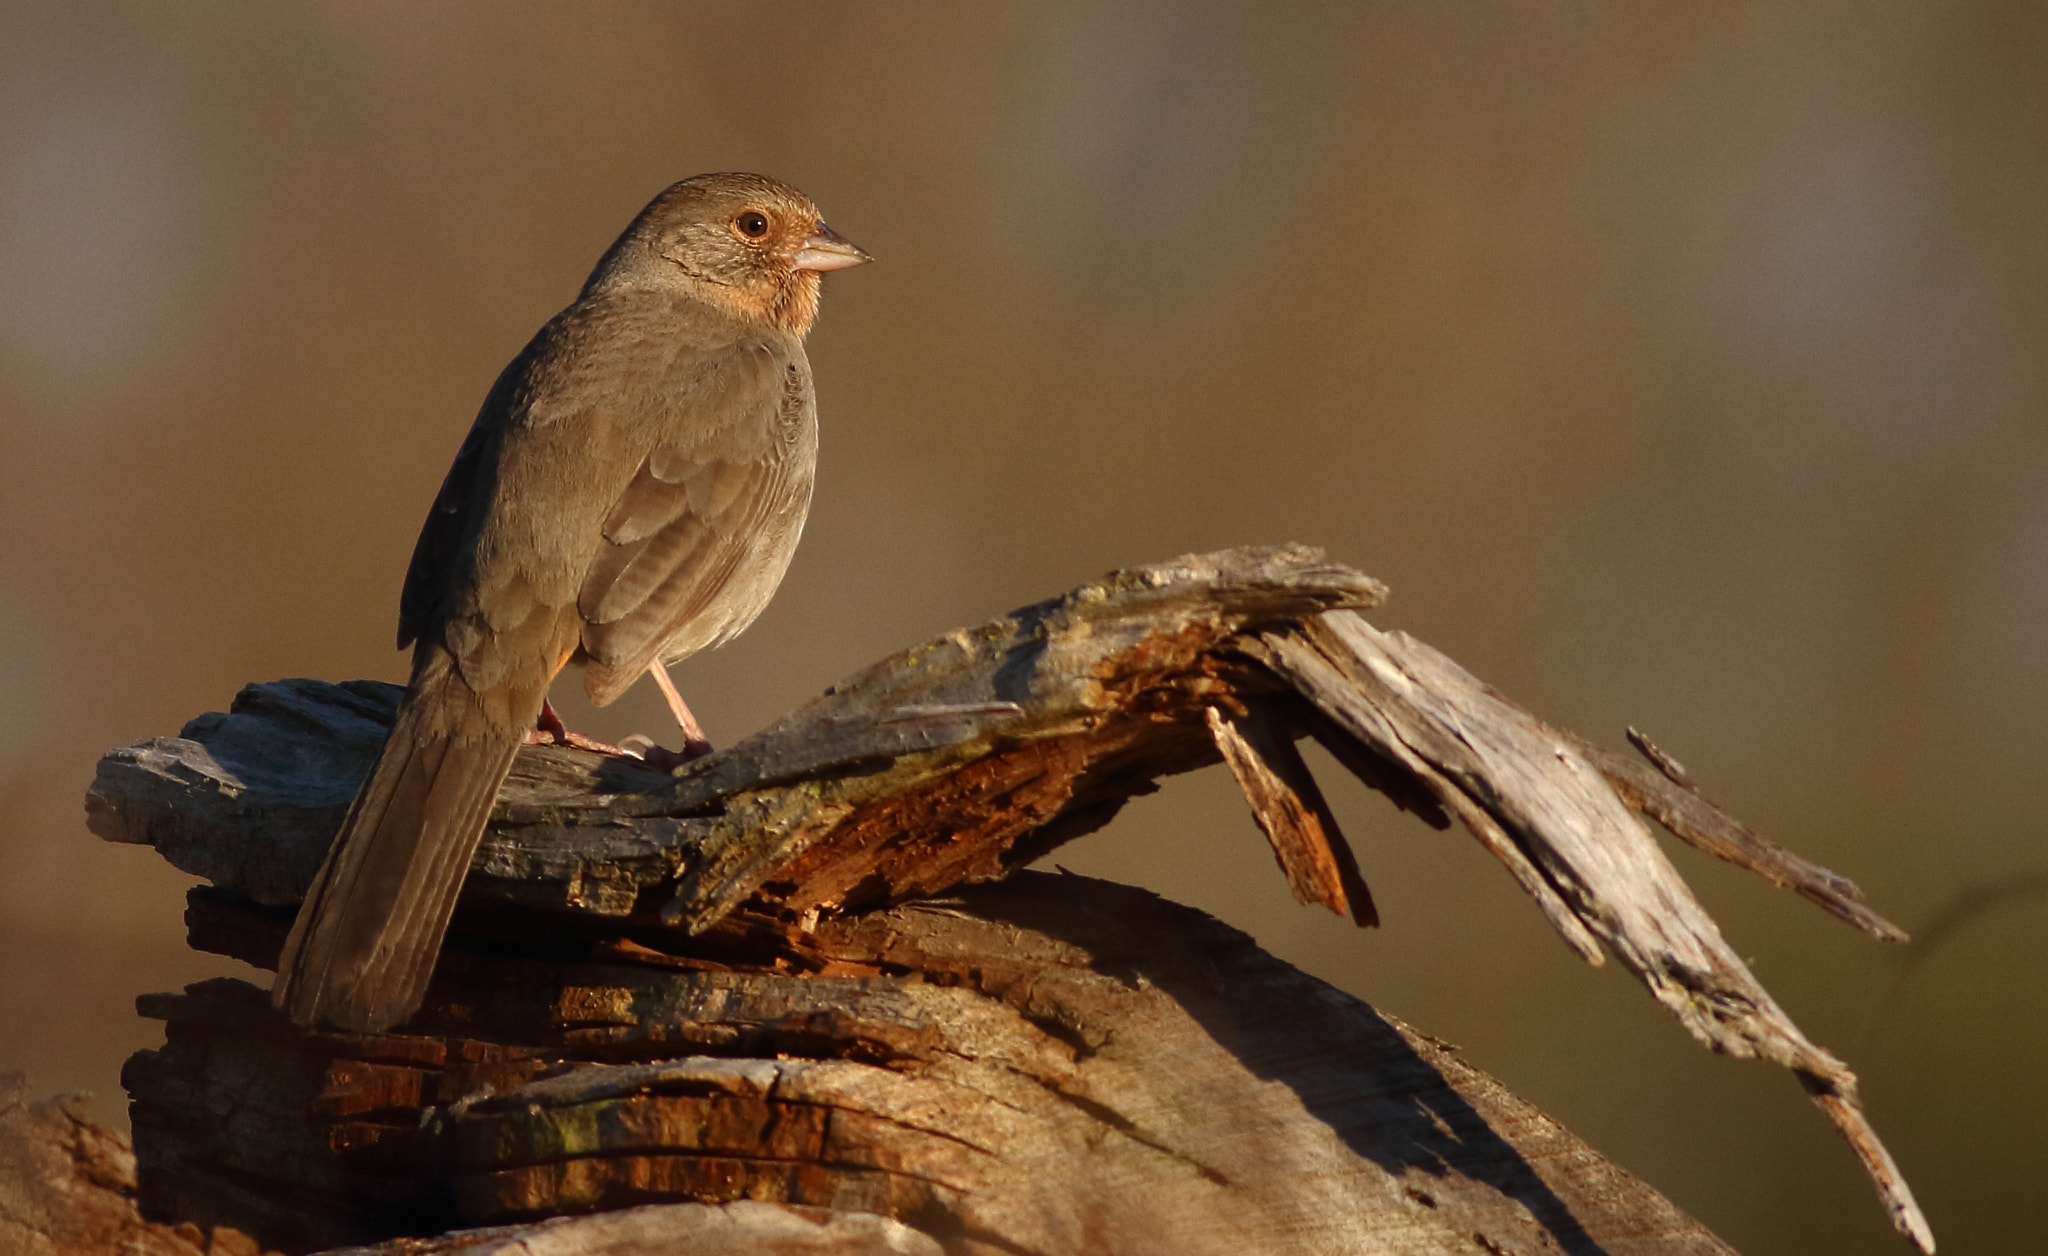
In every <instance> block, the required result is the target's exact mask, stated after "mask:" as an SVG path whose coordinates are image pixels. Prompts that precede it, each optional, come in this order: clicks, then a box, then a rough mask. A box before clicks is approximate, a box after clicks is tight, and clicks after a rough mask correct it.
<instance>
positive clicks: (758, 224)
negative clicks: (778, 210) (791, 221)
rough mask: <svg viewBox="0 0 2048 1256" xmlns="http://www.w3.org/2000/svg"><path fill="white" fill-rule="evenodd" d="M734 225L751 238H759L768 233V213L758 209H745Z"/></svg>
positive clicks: (733, 221)
mask: <svg viewBox="0 0 2048 1256" xmlns="http://www.w3.org/2000/svg"><path fill="white" fill-rule="evenodd" d="M732 225H733V226H734V227H735V228H736V229H738V231H739V233H740V234H741V235H743V236H745V237H747V238H748V239H749V240H758V239H760V238H761V237H762V236H764V235H767V234H768V215H766V214H764V213H762V212H761V211H760V210H758V209H749V210H743V211H742V212H741V213H740V215H739V217H737V218H735V219H733V220H732Z"/></svg>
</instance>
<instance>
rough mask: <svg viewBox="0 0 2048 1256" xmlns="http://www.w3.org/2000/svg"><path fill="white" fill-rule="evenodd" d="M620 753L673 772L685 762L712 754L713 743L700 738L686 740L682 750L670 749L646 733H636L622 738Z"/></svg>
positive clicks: (650, 765) (691, 761)
mask: <svg viewBox="0 0 2048 1256" xmlns="http://www.w3.org/2000/svg"><path fill="white" fill-rule="evenodd" d="M619 753H621V754H626V755H631V756H632V757H633V758H636V759H640V760H643V761H644V762H646V764H647V765H648V766H649V767H656V768H660V769H661V770H662V771H664V772H672V771H674V770H675V769H677V768H679V767H681V766H683V765H684V764H685V763H693V762H695V761H696V760H698V759H701V758H703V757H704V756H705V755H707V754H710V753H711V743H710V742H708V741H704V740H702V739H701V738H699V739H696V740H691V741H685V742H684V743H683V748H682V749H681V750H670V749H669V748H668V747H667V746H657V745H655V744H654V738H652V737H649V736H648V735H647V734H645V733H634V734H633V735H632V736H630V737H625V738H621V739H620V741H619Z"/></svg>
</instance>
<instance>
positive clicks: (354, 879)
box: [271, 656, 541, 1033]
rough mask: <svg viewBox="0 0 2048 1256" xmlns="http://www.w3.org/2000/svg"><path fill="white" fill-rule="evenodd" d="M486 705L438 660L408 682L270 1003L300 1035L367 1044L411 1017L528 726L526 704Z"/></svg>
mask: <svg viewBox="0 0 2048 1256" xmlns="http://www.w3.org/2000/svg"><path fill="white" fill-rule="evenodd" d="M490 696H491V697H492V698H495V699H498V700H497V701H494V702H490V703H489V704H488V706H489V707H490V708H495V709H486V704H485V703H482V702H479V700H478V695H477V694H475V693H474V692H472V691H471V690H470V688H469V687H468V686H467V685H466V684H464V683H463V681H462V679H461V677H460V676H459V674H457V672H456V671H455V669H454V668H453V667H452V666H449V665H447V660H446V656H442V657H441V658H440V659H436V660H430V661H428V662H427V663H426V665H424V666H422V667H420V668H418V669H417V670H416V671H415V673H414V678H413V683H412V685H411V686H410V687H409V688H408V689H407V690H406V696H405V701H404V703H403V704H402V705H401V706H400V707H399V711H398V719H397V722H396V723H395V724H394V725H393V726H392V729H391V736H390V737H389V739H387V740H386V741H385V743H384V751H383V754H382V755H381V756H379V758H378V760H377V766H376V768H375V769H374V770H373V771H372V772H371V773H370V779H369V780H368V781H367V782H366V783H365V784H364V785H363V788H362V792H361V793H359V794H357V796H356V800H355V803H354V805H353V806H352V807H350V809H349V812H348V817H347V819H345V820H344V821H343V822H342V826H341V832H340V834H339V835H338V836H337V837H336V838H335V841H334V845H333V846H331V847H330V848H329V849H328V852H327V859H326V861H325V862H324V863H322V864H321V866H320V872H319V875H318V876H317V877H316V878H315V879H314V881H313V886H312V889H311V890H309V891H308V892H307V895H306V901H305V904H304V905H303V906H302V907H301V908H300V909H299V915H298V919H297V920H296V921H295V922H294V923H293V925H292V931H291V935H290V936H289V937H288V938H287V939H286V941H285V946H284V954H283V955H282V956H281V957H280V959H279V960H278V966H277V982H276V984H275V985H273V986H272V987H271V1002H272V1003H273V1004H275V1005H276V1006H277V1007H279V1008H281V1009H283V1011H284V1012H285V1013H286V1014H287V1015H288V1016H290V1017H291V1018H292V1020H293V1021H295V1022H297V1023H298V1024H301V1025H309V1026H310V1025H312V1024H314V1023H316V1022H319V1021H326V1022H328V1023H330V1024H333V1025H335V1026H337V1027H339V1028H342V1029H348V1030H353V1031H356V1032H359V1033H375V1032H380V1031H382V1030H386V1029H389V1028H391V1027H392V1026H394V1025H397V1024H399V1023H400V1022H402V1021H404V1020H406V1019H408V1018H409V1017H411V1016H412V1014H413V1013H414V1012H415V1011H417V1010H418V1009H419V1005H420V1000H421V998H422V997H423V996H424V995H425V993H426V988H427V979H428V978H429V977H430V976H431V975H432V974H433V970H434V961H435V959H436V958H437V956H438V955H439V954H440V949H441V938H442V935H443V934H444V933H446V932H447V929H448V920H449V917H450V916H452V915H453V914H454V911H455V900H456V897H457V896H458V895H459V894H460V893H461V890H462V882H463V878H464V877H465V876H466V875H467V873H468V871H469V863H470V860H471V859H472V858H473V857H474V856H475V854H476V848H477V843H478V842H479V841H481V840H482V838H483V832H484V825H485V823H486V822H487V821H488V820H489V819H490V815H491V805H492V803H493V802H494V801H495V800H496V798H497V795H498V787H499V786H500V785H502V784H503V783H504V780H505V774H506V773H507V772H509V771H510V770H511V768H512V758H513V756H514V755H515V754H517V753H518V751H519V744H520V735H521V732H522V731H523V729H524V727H525V726H526V725H525V724H522V723H520V722H518V721H519V719H520V718H521V717H520V716H519V714H518V712H519V711H520V710H522V709H523V708H524V707H525V706H526V705H528V703H526V702H524V701H521V700H519V699H514V700H512V701H511V702H509V703H507V702H505V701H503V699H504V697H505V695H498V694H494V695H490ZM522 697H523V695H522ZM540 700H541V695H540V694H534V695H532V701H531V704H530V705H531V706H532V707H533V711H531V712H527V713H525V715H524V719H525V720H526V721H527V723H530V722H531V719H532V717H533V715H535V714H537V713H538V711H539V709H540ZM507 708H510V709H509V710H508V709H507ZM508 716H510V717H511V718H510V719H509V720H508V718H507V717H508Z"/></svg>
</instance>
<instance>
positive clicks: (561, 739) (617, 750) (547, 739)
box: [522, 698, 639, 758]
mask: <svg viewBox="0 0 2048 1256" xmlns="http://www.w3.org/2000/svg"><path fill="white" fill-rule="evenodd" d="M522 744H524V745H528V746H574V747H576V748H577V749H578V750H593V751H596V752H597V753H598V754H609V755H627V756H629V757H632V758H638V757H639V756H638V755H634V754H633V752H632V751H630V750H627V749H624V748H622V747H619V746H614V745H613V744H612V743H610V742H608V741H599V740H598V739H597V738H595V737H592V736H590V735H588V734H587V733H578V732H572V731H570V729H569V727H568V726H567V725H565V724H563V723H562V717H561V716H560V715H557V714H556V713H555V704H554V703H552V702H550V701H548V700H547V699H546V698H542V699H541V700H540V718H539V719H537V720H535V721H534V726H533V727H532V728H531V729H529V730H527V734H526V738H525V741H524V742H523V743H522Z"/></svg>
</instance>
